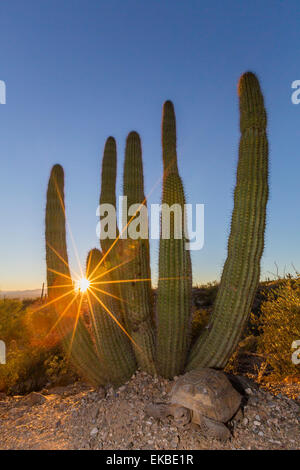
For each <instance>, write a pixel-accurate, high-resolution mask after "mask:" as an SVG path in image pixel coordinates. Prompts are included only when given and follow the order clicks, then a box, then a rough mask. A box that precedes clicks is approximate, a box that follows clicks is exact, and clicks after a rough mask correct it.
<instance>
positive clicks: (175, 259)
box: [157, 101, 192, 378]
mask: <svg viewBox="0 0 300 470" xmlns="http://www.w3.org/2000/svg"><path fill="white" fill-rule="evenodd" d="M162 143H163V163H164V175H165V177H164V181H163V197H162V207H163V209H162V217H161V233H160V237H161V238H160V246H159V280H158V291H157V327H158V329H157V367H158V370H159V373H160V374H161V375H163V376H164V377H169V378H171V377H173V376H174V375H178V374H180V373H182V372H183V370H184V366H185V362H186V356H187V352H188V347H189V343H190V334H189V328H190V317H191V305H192V272H191V259H190V252H189V251H187V250H186V247H185V244H186V240H185V234H184V228H185V223H184V221H185V212H184V210H185V208H184V206H185V196H184V189H183V185H182V181H181V178H180V176H179V173H178V167H177V153H176V123H175V113H174V107H173V104H172V103H171V102H170V101H167V102H166V103H165V104H164V108H163V119H162ZM164 205H165V208H164ZM173 205H174V206H173ZM172 208H175V211H174V212H172ZM164 210H166V211H168V210H170V236H168V234H165V233H164V228H165V227H168V226H169V224H168V221H167V219H168V215H167V213H164ZM164 224H165V225H164ZM176 232H177V234H176ZM177 236H178V237H179V238H176V237H177ZM164 237H166V238H164Z"/></svg>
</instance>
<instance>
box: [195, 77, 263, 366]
mask: <svg viewBox="0 0 300 470" xmlns="http://www.w3.org/2000/svg"><path fill="white" fill-rule="evenodd" d="M238 91H239V98H240V130H241V138H240V145H239V161H238V169H237V179H236V187H235V192H234V209H233V214H232V220H231V231H230V236H229V241H228V255H227V259H226V262H225V265H224V269H223V273H222V278H221V283H220V287H219V291H218V294H217V298H216V301H215V306H214V312H213V315H212V319H211V323H210V326H209V328H208V329H207V330H206V332H205V333H204V334H203V335H201V336H200V338H199V339H198V341H197V342H196V344H195V346H194V347H193V349H192V351H191V355H190V358H189V362H188V370H190V369H193V368H197V367H205V366H210V367H217V368H222V367H224V366H225V365H226V362H227V361H228V359H229V358H230V356H231V354H232V353H233V352H234V350H235V348H236V346H237V344H238V341H239V339H240V336H241V334H242V331H243V328H244V326H245V323H246V321H247V319H248V316H249V312H250V309H251V306H252V303H253V299H254V295H255V292H256V289H257V286H258V282H259V274H260V259H261V256H262V252H263V247H264V231H265V220H266V205H267V200H268V141H267V136H266V124H267V117H266V111H265V108H264V100H263V96H262V93H261V90H260V86H259V82H258V80H257V78H256V76H255V75H254V74H253V73H251V72H247V73H245V74H244V75H242V76H241V78H240V82H239V87H238Z"/></svg>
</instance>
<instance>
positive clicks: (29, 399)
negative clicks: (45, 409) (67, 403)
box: [22, 392, 47, 406]
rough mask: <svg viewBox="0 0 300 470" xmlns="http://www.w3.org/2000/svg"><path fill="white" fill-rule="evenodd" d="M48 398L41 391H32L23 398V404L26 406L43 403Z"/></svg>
mask: <svg viewBox="0 0 300 470" xmlns="http://www.w3.org/2000/svg"><path fill="white" fill-rule="evenodd" d="M46 401H47V398H46V397H44V395H42V394H41V393H37V392H31V393H29V395H25V397H24V398H23V400H22V404H23V405H26V406H34V405H42V404H43V403H46Z"/></svg>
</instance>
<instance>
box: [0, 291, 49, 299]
mask: <svg viewBox="0 0 300 470" xmlns="http://www.w3.org/2000/svg"><path fill="white" fill-rule="evenodd" d="M41 293H42V289H32V290H2V291H0V299H4V298H5V299H36V298H37V297H40V296H41Z"/></svg>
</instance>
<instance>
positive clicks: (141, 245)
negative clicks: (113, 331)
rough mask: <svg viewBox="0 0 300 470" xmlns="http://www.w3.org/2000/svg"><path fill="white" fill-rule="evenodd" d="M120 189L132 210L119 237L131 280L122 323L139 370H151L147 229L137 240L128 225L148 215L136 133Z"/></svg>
mask: <svg viewBox="0 0 300 470" xmlns="http://www.w3.org/2000/svg"><path fill="white" fill-rule="evenodd" d="M123 192H124V196H126V197H127V205H128V207H129V208H130V207H131V208H132V210H133V212H132V213H131V214H130V215H128V219H127V223H128V228H127V229H128V235H129V236H128V238H127V239H126V240H122V242H123V247H124V253H123V256H125V257H126V258H127V259H128V263H127V264H126V265H125V266H124V268H123V273H124V275H125V279H127V280H129V279H132V280H133V282H130V283H126V284H124V285H123V289H122V293H123V296H124V298H125V299H126V301H127V303H126V304H125V308H126V318H125V324H126V325H127V327H128V329H129V332H130V334H131V335H132V337H133V339H134V341H135V343H136V345H137V347H136V346H135V344H134V350H135V354H136V357H137V361H138V364H139V366H140V367H141V368H142V369H143V370H146V371H148V372H150V373H155V364H154V325H153V316H152V315H153V299H152V288H151V270H150V252H149V237H148V230H147V231H146V233H144V234H143V233H140V236H139V238H137V239H133V237H132V236H130V230H131V227H132V226H133V225H134V226H135V225H136V224H138V223H139V221H141V218H142V217H144V221H146V224H143V223H140V225H139V226H140V228H142V226H145V225H148V222H147V221H148V214H147V212H145V210H146V209H147V203H146V199H145V194H144V175H143V162H142V147H141V141H140V137H139V135H138V134H137V133H136V132H130V134H129V135H128V137H127V141H126V150H125V161H124V175H123ZM143 211H144V212H143ZM143 214H144V215H143ZM142 237H146V238H142ZM139 279H140V280H141V279H143V281H142V282H140V281H139ZM134 281H137V282H134Z"/></svg>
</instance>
